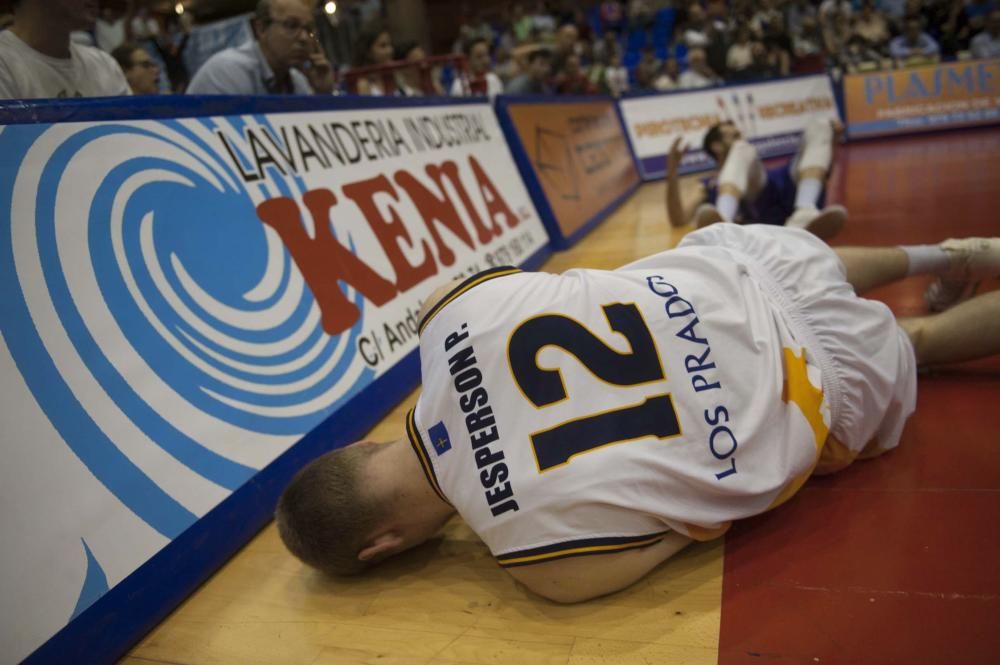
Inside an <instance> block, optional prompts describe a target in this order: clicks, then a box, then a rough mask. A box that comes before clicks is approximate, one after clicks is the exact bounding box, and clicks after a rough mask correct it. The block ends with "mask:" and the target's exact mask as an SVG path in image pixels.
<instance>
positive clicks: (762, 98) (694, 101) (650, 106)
mask: <svg viewBox="0 0 1000 665" xmlns="http://www.w3.org/2000/svg"><path fill="white" fill-rule="evenodd" d="M621 109H622V116H623V118H624V120H625V128H626V130H627V131H628V136H629V139H630V140H631V141H632V148H633V150H634V151H635V156H636V159H637V161H638V162H639V170H640V172H641V173H642V177H643V179H644V180H651V179H654V178H662V177H663V176H664V175H665V173H666V155H667V152H668V151H669V150H670V144H671V143H672V142H673V140H674V139H675V138H677V136H679V135H680V136H683V137H684V141H685V142H686V143H687V145H688V147H689V151H688V152H687V153H686V154H685V156H684V160H683V161H682V162H681V169H680V170H681V172H682V173H690V172H693V171H701V170H706V169H710V168H714V167H715V163H714V162H713V161H712V159H711V158H710V157H708V155H706V154H705V152H704V151H703V150H702V149H701V142H702V139H703V138H704V136H705V132H706V131H707V130H708V129H709V128H710V127H711V126H712V125H715V124H716V123H718V122H722V121H724V120H729V121H731V122H733V123H735V124H736V126H737V127H739V128H740V130H741V131H742V132H743V135H744V136H745V137H746V138H747V139H749V140H750V141H751V142H752V143H753V144H754V145H756V146H757V148H758V149H759V150H760V152H761V154H762V155H763V156H764V157H765V158H767V157H775V156H778V155H782V154H790V153H793V152H794V151H795V149H796V148H797V147H798V141H799V134H800V133H801V131H802V129H803V128H804V127H805V126H806V124H807V123H808V122H809V121H810V120H811V119H813V118H816V117H820V118H831V119H832V118H837V117H838V115H837V104H836V101H835V99H834V96H833V87H832V85H831V84H830V79H829V77H827V76H826V75H816V76H803V77H797V78H792V79H784V80H780V81H773V82H768V83H756V84H750V85H737V86H726V87H721V88H710V89H705V90H692V91H686V92H675V93H667V94H663V95H649V96H643V97H632V98H629V99H624V100H622V101H621Z"/></svg>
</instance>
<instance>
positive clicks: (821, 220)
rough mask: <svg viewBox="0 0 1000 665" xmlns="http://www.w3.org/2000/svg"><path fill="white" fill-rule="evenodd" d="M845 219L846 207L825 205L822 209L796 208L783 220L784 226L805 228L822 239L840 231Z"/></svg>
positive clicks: (826, 238)
mask: <svg viewBox="0 0 1000 665" xmlns="http://www.w3.org/2000/svg"><path fill="white" fill-rule="evenodd" d="M846 221H847V208H845V207H844V206H827V207H825V208H823V209H822V210H817V209H816V208H797V209H796V210H795V212H793V213H792V216H791V217H789V218H788V219H787V220H785V226H788V227H791V228H796V229H805V230H806V231H809V232H810V233H812V234H813V235H814V236H816V237H818V238H820V239H822V240H829V239H830V238H832V237H833V236H835V235H837V234H838V233H840V229H842V228H844V223H845V222H846Z"/></svg>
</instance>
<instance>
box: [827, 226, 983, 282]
mask: <svg viewBox="0 0 1000 665" xmlns="http://www.w3.org/2000/svg"><path fill="white" fill-rule="evenodd" d="M834 251H835V252H837V255H838V256H839V257H840V260H841V262H843V264H844V267H845V268H846V269H847V281H848V282H850V284H851V286H853V287H854V290H855V291H857V292H858V293H861V292H864V291H867V290H868V289H873V288H875V287H877V286H882V285H883V284H888V283H890V282H894V281H896V280H900V279H903V278H904V277H908V276H910V275H926V274H933V275H939V276H941V277H942V278H947V279H948V280H957V281H959V282H961V283H966V282H969V281H971V280H974V279H977V278H982V277H986V276H995V275H1000V239H998V238H965V239H962V240H946V241H944V242H942V243H939V244H937V245H906V246H900V247H837V248H835V249H834Z"/></svg>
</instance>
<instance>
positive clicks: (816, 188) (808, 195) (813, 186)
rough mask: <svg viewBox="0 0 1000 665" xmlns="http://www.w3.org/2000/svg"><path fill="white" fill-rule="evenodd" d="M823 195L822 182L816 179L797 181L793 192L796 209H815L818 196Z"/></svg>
mask: <svg viewBox="0 0 1000 665" xmlns="http://www.w3.org/2000/svg"><path fill="white" fill-rule="evenodd" d="M822 193H823V182H822V181H821V180H818V179H816V178H803V179H802V180H799V184H798V187H797V188H796V190H795V207H796V208H813V209H815V208H816V203H817V202H818V201H819V197H820V195H821V194H822Z"/></svg>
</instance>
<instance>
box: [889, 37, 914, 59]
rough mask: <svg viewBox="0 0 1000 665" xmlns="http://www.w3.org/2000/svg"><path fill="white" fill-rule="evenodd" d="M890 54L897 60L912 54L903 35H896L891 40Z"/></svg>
mask: <svg viewBox="0 0 1000 665" xmlns="http://www.w3.org/2000/svg"><path fill="white" fill-rule="evenodd" d="M889 55H890V56H892V57H893V59H895V60H903V59H904V58H907V57H908V56H909V55H910V49H909V47H907V46H906V43H905V42H904V41H903V38H902V37H896V38H895V39H893V40H892V41H891V42H889Z"/></svg>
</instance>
